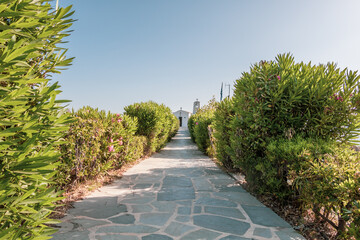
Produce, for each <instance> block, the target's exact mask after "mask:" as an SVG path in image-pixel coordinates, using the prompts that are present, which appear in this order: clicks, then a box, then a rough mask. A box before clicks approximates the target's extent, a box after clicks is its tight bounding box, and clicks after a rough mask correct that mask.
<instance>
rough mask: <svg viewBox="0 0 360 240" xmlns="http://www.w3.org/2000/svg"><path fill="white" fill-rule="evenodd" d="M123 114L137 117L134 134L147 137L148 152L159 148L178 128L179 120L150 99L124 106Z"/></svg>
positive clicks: (164, 107) (167, 109) (168, 109)
mask: <svg viewBox="0 0 360 240" xmlns="http://www.w3.org/2000/svg"><path fill="white" fill-rule="evenodd" d="M125 114H126V115H129V116H131V117H136V118H137V119H138V122H139V127H138V130H137V132H136V134H137V135H142V136H145V137H146V138H147V140H148V144H147V151H148V152H149V153H151V152H155V151H158V150H160V149H161V148H162V147H163V146H164V145H165V143H166V142H168V141H169V140H170V138H171V137H172V136H174V135H175V133H176V132H177V130H178V129H179V120H178V119H177V118H176V117H175V115H174V114H172V112H171V110H170V108H168V107H166V106H165V105H163V104H161V105H159V104H157V103H155V102H152V101H149V102H142V103H134V104H132V105H129V106H126V107H125Z"/></svg>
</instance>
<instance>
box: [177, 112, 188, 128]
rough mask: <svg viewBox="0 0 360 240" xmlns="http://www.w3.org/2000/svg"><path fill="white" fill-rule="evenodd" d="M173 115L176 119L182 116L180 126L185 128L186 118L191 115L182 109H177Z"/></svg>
mask: <svg viewBox="0 0 360 240" xmlns="http://www.w3.org/2000/svg"><path fill="white" fill-rule="evenodd" d="M174 115H175V116H176V117H177V118H178V119H179V118H180V117H181V118H182V125H181V127H186V128H187V124H188V120H189V117H190V116H191V113H190V112H187V111H184V110H179V111H176V112H174Z"/></svg>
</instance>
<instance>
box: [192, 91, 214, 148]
mask: <svg viewBox="0 0 360 240" xmlns="http://www.w3.org/2000/svg"><path fill="white" fill-rule="evenodd" d="M216 105H217V103H216V101H215V99H214V98H213V99H212V100H210V101H209V103H208V104H207V105H204V106H203V107H202V108H200V109H199V110H198V111H197V112H196V114H194V115H191V117H190V118H189V121H188V128H189V131H190V135H191V137H192V139H193V140H194V141H195V142H196V144H197V146H198V147H199V149H200V150H201V151H202V152H204V153H207V154H209V155H213V154H214V153H213V150H212V146H211V141H210V140H211V139H210V136H209V129H208V128H209V126H210V125H211V123H212V121H213V118H214V112H215V108H216Z"/></svg>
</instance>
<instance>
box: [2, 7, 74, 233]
mask: <svg viewBox="0 0 360 240" xmlns="http://www.w3.org/2000/svg"><path fill="white" fill-rule="evenodd" d="M71 15H72V12H71V6H69V7H67V8H61V9H59V10H58V11H57V12H54V11H53V10H52V8H51V6H50V4H49V3H47V1H44V0H35V1H33V0H24V1H13V0H3V1H1V3H0V159H1V160H0V161H1V162H0V239H33V238H38V239H48V238H49V237H47V236H48V235H50V234H51V233H53V232H54V230H53V229H52V228H50V227H48V226H47V225H46V224H49V223H51V222H52V221H51V220H50V219H48V215H49V214H50V213H51V209H52V208H53V206H54V205H53V202H55V201H56V200H58V197H57V193H56V192H55V189H54V188H53V187H50V185H52V183H53V180H54V175H55V174H56V173H57V171H56V169H57V166H58V163H57V160H58V158H59V153H58V152H57V151H56V149H57V146H58V145H59V144H60V143H61V141H60V140H61V138H62V136H63V132H64V131H66V129H67V123H68V122H69V120H70V118H69V116H68V115H67V114H63V112H62V107H61V106H60V103H62V102H64V101H59V100H56V96H57V94H58V93H59V92H60V91H59V90H58V88H59V85H58V84H57V83H50V80H49V77H50V74H52V73H58V72H59V70H60V68H59V67H64V66H67V65H69V64H70V63H71V59H68V58H66V57H65V55H64V54H65V49H62V48H59V47H58V46H57V45H58V44H59V43H61V42H62V39H63V38H64V37H66V36H68V35H69V32H68V31H66V29H67V28H69V27H70V26H71V23H72V21H73V20H71V19H69V17H70V16H71Z"/></svg>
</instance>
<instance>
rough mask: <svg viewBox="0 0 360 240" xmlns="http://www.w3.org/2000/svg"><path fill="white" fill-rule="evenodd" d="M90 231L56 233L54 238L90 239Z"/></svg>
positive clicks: (59, 239)
mask: <svg viewBox="0 0 360 240" xmlns="http://www.w3.org/2000/svg"><path fill="white" fill-rule="evenodd" d="M89 233H90V232H89V231H76V232H66V233H62V234H54V235H53V238H52V239H54V240H64V239H79V240H88V239H89Z"/></svg>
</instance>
